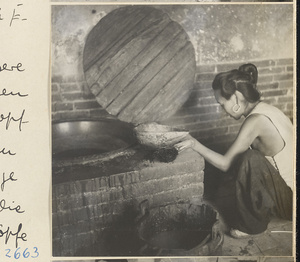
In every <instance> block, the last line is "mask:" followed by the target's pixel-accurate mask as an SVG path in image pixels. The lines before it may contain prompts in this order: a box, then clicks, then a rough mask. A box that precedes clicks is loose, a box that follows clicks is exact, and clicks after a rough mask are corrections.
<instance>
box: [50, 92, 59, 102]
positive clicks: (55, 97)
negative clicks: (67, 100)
mask: <svg viewBox="0 0 300 262" xmlns="http://www.w3.org/2000/svg"><path fill="white" fill-rule="evenodd" d="M51 101H52V103H53V102H62V98H61V96H60V94H55V93H52V95H51Z"/></svg>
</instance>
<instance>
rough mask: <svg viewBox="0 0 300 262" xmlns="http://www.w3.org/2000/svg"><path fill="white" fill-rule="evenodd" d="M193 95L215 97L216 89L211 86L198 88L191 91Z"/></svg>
mask: <svg viewBox="0 0 300 262" xmlns="http://www.w3.org/2000/svg"><path fill="white" fill-rule="evenodd" d="M191 96H197V97H214V90H213V89H212V88H210V89H204V88H199V89H197V90H193V92H192V93H191Z"/></svg>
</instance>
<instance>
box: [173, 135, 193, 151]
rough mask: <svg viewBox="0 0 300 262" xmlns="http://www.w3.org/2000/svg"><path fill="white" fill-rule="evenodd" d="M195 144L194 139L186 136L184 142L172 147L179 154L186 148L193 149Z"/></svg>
mask: <svg viewBox="0 0 300 262" xmlns="http://www.w3.org/2000/svg"><path fill="white" fill-rule="evenodd" d="M196 143H197V140H196V139H195V138H193V137H191V136H190V135H188V136H187V137H186V140H184V141H182V142H179V143H177V144H176V145H174V147H175V148H176V149H177V151H178V152H179V153H180V152H181V151H183V150H185V149H187V148H191V149H194V147H195V145H196Z"/></svg>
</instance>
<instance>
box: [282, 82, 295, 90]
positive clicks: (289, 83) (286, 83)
mask: <svg viewBox="0 0 300 262" xmlns="http://www.w3.org/2000/svg"><path fill="white" fill-rule="evenodd" d="M293 86H294V83H293V81H291V80H289V81H280V82H279V88H280V89H282V88H293Z"/></svg>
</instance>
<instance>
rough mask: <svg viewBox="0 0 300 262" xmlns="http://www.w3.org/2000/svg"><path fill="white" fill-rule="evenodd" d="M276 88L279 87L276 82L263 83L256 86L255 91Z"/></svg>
mask: <svg viewBox="0 0 300 262" xmlns="http://www.w3.org/2000/svg"><path fill="white" fill-rule="evenodd" d="M278 86H279V83H278V82H273V83H265V84H259V85H257V89H258V90H267V89H277V88H278Z"/></svg>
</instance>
